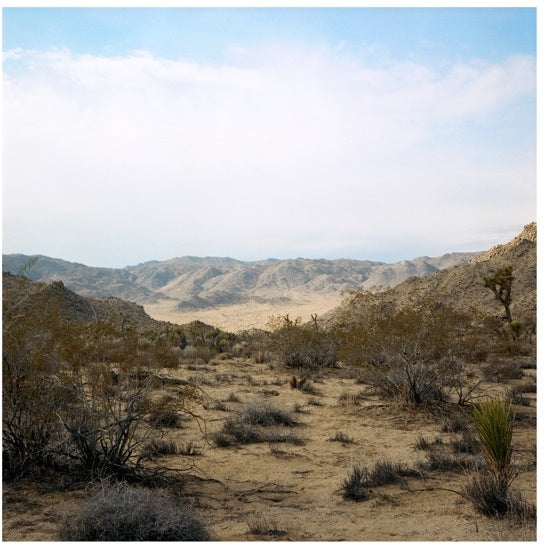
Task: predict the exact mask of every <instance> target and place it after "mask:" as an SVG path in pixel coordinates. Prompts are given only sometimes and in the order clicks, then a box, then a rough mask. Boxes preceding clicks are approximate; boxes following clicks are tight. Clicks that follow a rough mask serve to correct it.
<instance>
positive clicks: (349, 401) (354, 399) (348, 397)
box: [338, 392, 364, 407]
mask: <svg viewBox="0 0 545 548" xmlns="http://www.w3.org/2000/svg"><path fill="white" fill-rule="evenodd" d="M363 399H364V396H363V394H361V393H358V394H352V393H350V392H342V393H341V394H340V395H339V397H338V402H339V405H341V406H343V407H351V406H357V405H360V404H361V402H362V400H363Z"/></svg>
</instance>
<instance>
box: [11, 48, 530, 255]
mask: <svg viewBox="0 0 545 548" xmlns="http://www.w3.org/2000/svg"><path fill="white" fill-rule="evenodd" d="M230 53H231V55H232V57H231V59H232V63H231V64H227V63H225V64H215V65H214V64H203V63H196V62H191V61H188V60H183V59H181V60H172V59H163V58H158V57H155V56H154V55H152V54H150V53H149V52H133V53H131V54H130V55H127V56H125V57H113V58H108V57H99V56H93V55H76V54H73V53H71V52H70V51H68V50H56V51H48V52H40V51H24V50H20V49H18V50H13V51H8V52H6V53H5V54H4V62H5V69H4V70H5V76H4V245H5V248H6V251H8V252H9V251H18V250H20V251H23V252H24V251H29V252H30V251H31V250H32V251H33V252H43V253H46V254H57V256H63V257H66V258H68V259H70V258H78V259H80V260H84V262H85V260H87V261H88V262H90V261H91V259H86V257H91V253H92V252H91V251H90V250H89V248H92V247H93V242H99V243H100V244H99V245H100V246H103V247H104V249H102V250H100V251H98V250H95V251H93V252H94V253H95V255H96V261H97V262H102V263H109V264H118V265H119V264H125V263H128V262H131V263H134V262H137V261H140V260H145V259H150V258H155V257H158V258H167V257H169V256H174V255H184V254H196V255H212V254H221V255H235V256H238V257H242V258H250V257H253V258H261V257H268V256H272V255H277V256H301V255H305V254H310V253H312V254H313V255H314V256H318V255H321V254H322V255H327V254H329V255H331V256H333V255H336V254H341V253H342V254H347V253H352V254H353V255H355V254H360V256H361V254H364V255H365V253H366V252H371V251H372V252H373V253H375V256H376V253H378V252H379V251H378V250H379V249H380V248H381V243H380V234H387V235H388V238H390V240H388V242H390V243H387V242H385V243H384V246H386V245H391V242H392V241H393V239H394V238H395V234H398V238H399V239H400V242H401V239H402V238H403V237H406V238H407V244H406V247H407V255H406V256H405V257H404V258H409V257H411V256H412V255H411V251H412V249H414V250H415V252H417V247H418V246H415V245H414V240H415V239H417V240H418V239H419V238H420V239H421V241H422V242H430V244H429V245H432V244H433V245H435V246H436V247H437V246H438V245H439V242H441V243H442V244H444V247H443V249H444V251H445V252H446V251H450V250H452V249H451V248H449V246H451V245H456V241H455V238H454V236H453V235H454V234H456V233H458V231H459V229H460V227H459V225H460V224H461V223H463V224H464V226H465V227H466V229H467V230H469V231H472V230H474V231H478V230H481V229H482V230H491V229H494V225H501V224H502V223H504V224H506V225H509V226H512V225H513V224H517V223H521V225H522V223H525V222H528V221H530V220H532V219H531V218H529V217H528V216H529V214H531V212H532V211H533V209H532V208H533V204H534V203H535V174H534V168H533V166H534V161H535V160H534V158H533V155H532V153H531V152H529V153H528V152H527V151H526V150H522V151H521V150H517V151H513V154H512V157H511V155H510V154H507V155H505V154H504V152H502V154H503V156H502V166H503V167H505V164H507V169H503V167H502V170H501V171H499V172H498V166H495V165H494V164H493V163H491V162H490V161H484V163H483V162H481V163H478V164H476V163H474V161H473V160H470V159H469V156H471V155H468V156H466V155H465V152H466V151H465V149H464V144H463V142H459V140H458V139H463V137H464V135H466V133H463V132H462V133H457V132H458V131H459V128H460V127H462V128H463V131H465V132H467V131H470V130H471V129H472V128H475V129H478V130H482V128H483V127H484V128H490V127H492V128H493V127H494V125H495V124H501V116H502V115H504V114H505V112H508V111H509V109H511V108H513V107H515V106H516V105H517V104H519V103H520V101H522V100H524V99H525V98H528V97H529V98H531V97H532V96H533V94H534V93H535V89H534V88H535V59H534V58H532V57H524V56H516V57H511V58H509V59H506V60H505V62H503V63H501V64H496V65H490V64H487V63H484V62H480V61H475V62H473V63H468V64H463V65H462V64H455V65H452V66H450V67H442V68H441V70H439V69H434V68H431V67H426V66H422V65H417V64H410V63H403V64H399V65H392V66H389V67H385V68H384V69H381V70H379V69H376V68H373V69H370V68H367V67H365V66H361V65H360V64H359V62H358V61H357V60H355V59H353V58H350V57H348V55H346V54H344V52H343V51H340V50H332V51H328V50H326V49H324V48H322V49H310V48H308V49H304V48H299V49H295V50H293V49H292V50H290V49H284V48H261V49H259V50H255V51H248V50H245V51H242V50H235V49H234V48H233V49H232V51H231V52H230ZM498 117H500V118H498ZM445 128H446V130H447V134H448V137H447V138H445V137H444V136H443V134H442V133H441V131H443V130H444V129H445ZM532 131H533V129H532V128H531V127H530V128H528V134H527V135H526V137H525V138H526V141H528V138H529V137H528V135H530V140H531V134H532ZM458 135H460V136H461V137H458ZM441 139H443V141H442V140H441ZM451 145H452V146H451ZM500 145H501V143H497V142H496V143H494V142H489V143H482V145H479V146H482V147H483V150H484V149H485V147H486V146H490V147H494V146H496V147H498V146H500ZM474 152H475V151H474V150H473V151H472V153H473V156H474ZM488 156H490V155H488ZM493 156H494V155H492V157H493ZM491 174H492V175H491ZM517 185H518V186H517ZM521 185H522V187H523V188H524V190H523V191H521ZM489 187H492V188H491V189H490V192H488V194H487V189H488V188H489ZM483 195H485V196H486V195H488V196H492V197H493V198H492V199H490V201H489V202H488V203H487V202H478V201H477V200H478V197H482V196H483ZM498 202H500V203H501V204H503V203H508V204H509V208H508V210H505V208H503V207H501V206H500V205H498ZM430 228H433V234H430ZM326 235H327V236H326ZM370 235H371V236H370ZM434 237H435V238H436V240H434V239H433V238H434ZM449 238H451V239H450V240H449ZM411 239H412V240H413V243H412V244H411V243H410V242H409V240H411ZM317 240H321V241H322V242H323V245H320V241H317ZM397 245H398V247H403V246H404V245H405V244H403V243H402V242H401V243H399V242H398V244H397ZM411 246H412V247H411ZM320 249H322V250H323V253H320V251H319V250H320ZM424 251H425V250H424ZM383 252H384V253H387V252H388V250H387V249H384V251H383ZM101 257H102V258H101ZM362 258H363V257H362ZM379 258H380V257H379Z"/></svg>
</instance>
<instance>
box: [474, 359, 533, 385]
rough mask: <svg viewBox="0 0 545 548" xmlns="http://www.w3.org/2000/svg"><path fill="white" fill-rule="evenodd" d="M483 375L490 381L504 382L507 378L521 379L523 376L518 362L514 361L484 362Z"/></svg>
mask: <svg viewBox="0 0 545 548" xmlns="http://www.w3.org/2000/svg"><path fill="white" fill-rule="evenodd" d="M483 375H484V378H485V379H486V380H487V381H490V382H504V381H507V380H515V379H521V378H522V377H523V376H524V373H523V372H522V369H521V367H520V364H518V363H516V362H498V361H494V362H492V363H489V364H486V365H485V366H484V367H483Z"/></svg>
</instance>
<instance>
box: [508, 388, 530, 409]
mask: <svg viewBox="0 0 545 548" xmlns="http://www.w3.org/2000/svg"><path fill="white" fill-rule="evenodd" d="M523 394H524V389H523V387H521V386H512V387H511V388H510V389H509V391H508V393H507V396H508V398H509V399H510V400H511V401H512V402H513V403H514V404H515V405H524V406H529V405H530V404H531V400H530V398H525V397H524V396H523Z"/></svg>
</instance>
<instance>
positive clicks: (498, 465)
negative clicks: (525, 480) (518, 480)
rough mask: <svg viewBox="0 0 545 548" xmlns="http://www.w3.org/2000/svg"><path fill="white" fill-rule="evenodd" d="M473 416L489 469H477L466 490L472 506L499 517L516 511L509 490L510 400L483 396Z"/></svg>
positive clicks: (479, 510) (515, 498)
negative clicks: (484, 399)
mask: <svg viewBox="0 0 545 548" xmlns="http://www.w3.org/2000/svg"><path fill="white" fill-rule="evenodd" d="M473 419H474V422H475V427H476V428H477V432H478V434H479V440H480V442H481V445H482V447H483V450H484V453H485V455H486V460H487V462H488V467H489V470H488V471H483V470H481V471H479V472H477V473H476V475H475V476H474V477H473V479H472V481H471V482H470V483H469V484H468V485H467V486H466V489H465V493H466V496H467V497H468V499H469V500H470V501H471V502H472V503H473V506H474V507H475V509H476V510H477V511H478V512H480V513H482V514H484V515H487V516H492V517H495V518H501V517H504V516H506V515H509V514H517V513H518V511H517V508H518V507H520V504H521V503H520V502H519V500H518V498H517V497H518V495H517V494H516V493H512V492H511V483H512V481H513V479H514V477H515V473H514V470H513V467H512V464H511V457H512V455H513V448H512V445H511V444H512V438H513V413H512V410H511V401H510V400H502V399H498V398H496V399H492V400H486V401H483V402H481V403H479V404H478V405H476V406H475V407H474V408H473Z"/></svg>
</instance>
